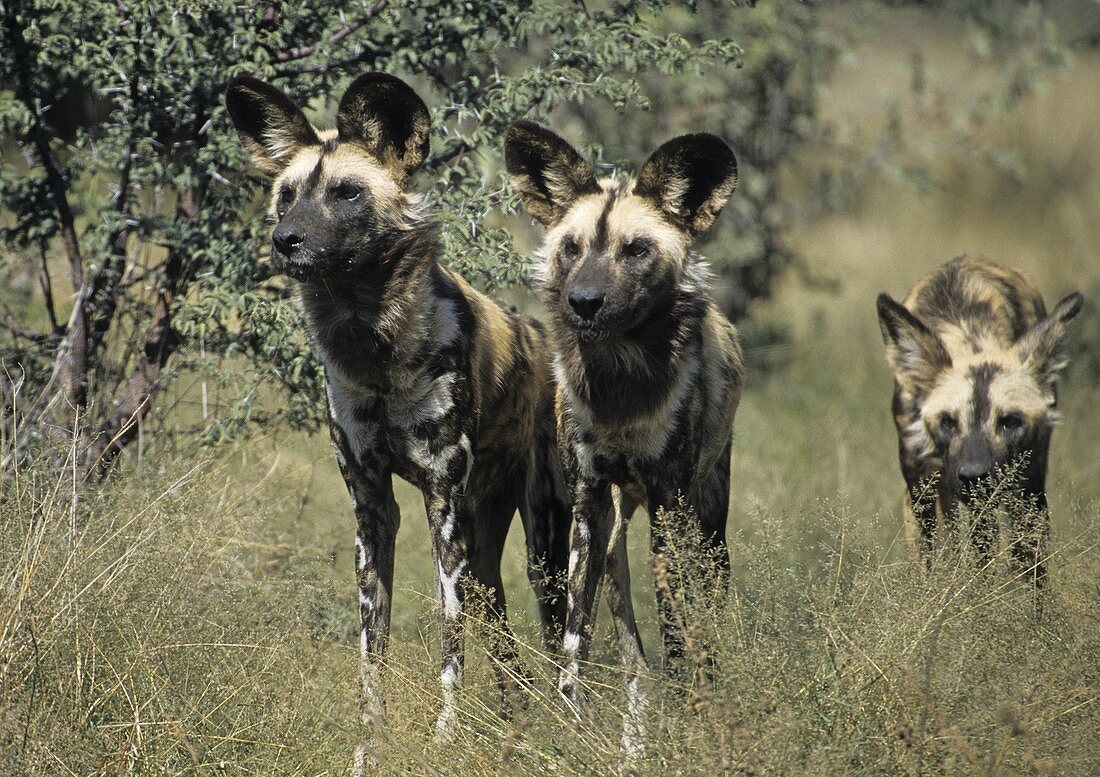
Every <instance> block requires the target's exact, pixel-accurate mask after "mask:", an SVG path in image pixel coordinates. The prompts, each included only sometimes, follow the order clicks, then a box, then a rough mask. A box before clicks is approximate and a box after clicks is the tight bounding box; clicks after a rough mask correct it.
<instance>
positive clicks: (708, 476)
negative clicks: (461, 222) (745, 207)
mask: <svg viewBox="0 0 1100 777" xmlns="http://www.w3.org/2000/svg"><path fill="white" fill-rule="evenodd" d="M505 158H506V162H507V167H508V173H509V175H510V176H511V180H512V185H513V186H514V187H515V189H516V191H517V192H518V193H519V195H520V197H521V198H522V200H523V203H524V205H525V206H526V208H527V210H528V211H529V212H530V213H531V215H532V216H534V217H535V218H536V219H538V220H539V221H540V222H542V223H543V224H544V225H545V226H546V227H547V228H548V231H547V233H546V237H545V240H544V243H543V247H542V258H543V260H544V266H543V267H542V278H541V288H542V293H543V296H544V298H545V301H546V303H547V305H548V306H549V309H550V314H551V318H552V322H553V323H552V332H553V345H554V352H555V356H554V367H555V372H556V375H557V381H558V405H557V413H558V444H559V450H560V451H561V455H562V461H563V468H564V470H565V475H566V480H567V481H568V483H569V486H570V488H571V490H572V497H573V500H574V501H573V504H574V513H573V515H574V518H575V520H576V526H575V527H574V531H573V545H572V552H571V554H570V565H569V566H570V572H569V609H568V613H567V614H566V631H565V638H564V642H563V653H564V658H565V667H564V669H563V672H562V675H561V679H560V686H561V690H562V692H563V693H564V694H565V696H566V698H567V699H569V700H570V701H571V702H573V703H574V704H578V703H579V704H583V703H584V699H583V691H582V689H581V687H580V686H579V684H578V682H577V671H578V666H579V662H580V661H583V660H584V659H585V658H586V656H587V654H588V648H589V641H590V639H591V634H590V628H591V625H592V622H593V619H594V615H595V611H596V603H597V597H598V590H599V586H600V582H601V578H602V577H603V575H604V573H605V563H606V565H607V570H606V571H607V575H608V584H609V591H608V599H609V603H610V606H611V612H612V616H613V619H614V622H615V628H616V631H617V633H618V642H619V648H620V651H621V653H622V657H623V661H624V663H625V664H626V667H627V670H628V673H629V674H630V681H629V688H630V691H631V704H634V705H640V704H641V703H642V701H641V698H640V697H639V696H638V693H640V691H639V690H638V674H639V673H640V672H641V671H642V670H643V669H644V667H645V659H644V656H643V653H642V645H641V641H640V639H639V637H638V631H637V625H636V624H635V621H634V613H633V609H632V607H631V602H630V577H629V569H628V567H627V559H626V525H625V524H626V521H627V519H629V517H630V516H631V514H632V513H633V512H634V508H635V507H636V506H637V505H638V504H640V503H647V504H648V507H649V512H650V517H651V522H650V525H651V531H652V546H653V551H654V553H656V554H661V553H663V552H664V551H665V550H666V544H667V538H666V537H665V536H664V533H663V530H662V527H661V524H660V522H658V521H657V520H656V518H657V513H658V511H659V510H662V509H664V510H677V509H678V508H679V506H680V503H679V498H680V497H682V498H683V499H684V500H685V502H686V507H687V508H688V512H689V513H690V514H691V515H693V516H695V517H696V518H697V519H698V522H699V528H700V533H701V535H702V537H703V541H704V543H705V545H706V547H707V549H708V550H710V551H711V552H713V555H714V558H713V562H714V566H715V569H716V570H717V576H718V578H720V579H718V580H715V581H714V583H715V584H716V585H717V586H718V587H719V588H722V589H723V590H724V587H725V585H726V582H727V579H728V572H729V551H728V549H727V547H726V537H725V531H726V513H727V510H728V507H729V468H730V443H731V440H732V430H733V416H734V413H735V411H736V409H737V404H738V402H739V400H740V396H741V381H742V375H743V372H744V364H743V361H742V353H741V346H740V344H739V342H738V338H737V331H736V330H735V329H734V327H733V325H732V324H731V323H730V322H729V321H727V320H726V318H725V317H724V316H723V315H722V314H721V313H720V312H719V311H718V309H717V307H715V305H714V303H713V301H712V300H711V297H710V293H709V291H708V283H707V282H708V276H707V273H706V271H705V268H704V266H703V265H702V264H701V262H700V261H699V259H698V258H697V257H696V256H694V255H693V254H692V252H691V245H692V242H693V240H694V239H695V238H696V237H697V236H698V235H699V234H701V233H702V232H703V231H705V230H706V229H707V228H708V227H709V226H710V225H711V223H712V222H713V221H714V220H715V218H716V217H717V216H718V213H719V211H720V210H721V209H722V206H723V205H725V203H726V201H727V200H728V199H729V197H730V195H731V194H732V193H733V190H734V188H735V186H736V184H737V165H736V160H735V158H734V155H733V152H732V151H731V150H730V148H729V147H728V146H727V145H726V144H725V143H724V142H722V141H721V140H719V139H718V138H716V137H714V136H712V135H686V136H684V137H680V138H676V139H675V140H671V141H669V142H668V143H666V144H665V145H663V146H661V147H660V148H659V149H658V150H657V151H656V152H655V153H654V154H653V155H652V156H651V157H650V158H649V161H647V162H646V163H645V165H644V166H643V167H642V169H641V172H640V173H639V174H638V176H637V177H636V178H630V179H628V180H625V181H614V180H610V179H603V180H598V179H597V178H596V174H595V170H594V168H593V167H592V165H591V164H589V163H588V162H587V161H585V160H584V159H583V158H582V157H581V156H580V154H578V153H577V151H576V150H574V149H573V148H572V147H571V146H570V145H569V144H568V143H566V142H565V141H564V140H562V139H561V138H560V137H558V136H557V135H555V134H554V133H552V132H550V131H549V130H546V129H544V128H542V127H539V126H538V125H536V124H531V123H529V122H517V123H515V124H513V125H512V126H511V128H510V129H509V130H508V133H507V136H506V140H505ZM612 504H614V510H612V509H611V508H612ZM669 582H670V583H671V584H672V588H671V590H667V589H665V588H664V586H659V588H658V592H659V606H660V611H661V627H662V635H663V638H664V646H665V652H666V659H668V660H669V661H670V662H673V663H675V662H678V661H679V660H680V659H681V657H682V651H683V642H682V634H681V633H680V632H679V629H678V628H677V623H676V621H677V619H678V615H677V614H676V613H674V611H673V610H674V607H673V602H672V601H670V599H674V598H676V597H677V596H679V595H680V593H681V592H680V591H679V590H677V587H678V575H677V574H676V572H675V570H674V571H673V573H672V574H670V576H669ZM628 728H629V726H628ZM630 733H631V732H630V731H629V730H628V732H627V735H628V736H627V739H626V740H624V746H627V747H633V746H634V744H632V743H631V742H630V741H628V740H629V739H630V738H631V737H629V734H630ZM634 733H637V732H634ZM634 739H635V741H637V739H638V738H637V737H634Z"/></svg>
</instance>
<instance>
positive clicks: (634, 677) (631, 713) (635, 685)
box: [606, 487, 647, 758]
mask: <svg viewBox="0 0 1100 777" xmlns="http://www.w3.org/2000/svg"><path fill="white" fill-rule="evenodd" d="M611 501H612V504H613V508H612V509H613V510H614V513H615V522H614V526H613V527H612V529H611V539H610V542H609V550H608V554H607V572H606V574H607V602H608V606H609V607H610V609H611V618H612V621H613V622H614V624H615V635H616V638H617V640H618V643H619V655H620V657H621V658H622V661H623V668H624V669H625V670H626V694H627V700H626V703H627V708H626V712H625V713H624V714H623V736H622V742H621V747H622V750H623V752H624V753H625V754H626V755H627V757H628V758H640V757H641V756H642V755H644V753H645V731H646V729H645V722H646V721H645V718H646V714H647V711H646V707H647V698H646V692H645V689H644V688H643V687H642V683H643V681H644V675H645V672H646V669H647V667H646V661H645V653H644V651H643V650H642V638H641V635H640V634H639V633H638V623H637V621H636V620H635V618H634V603H633V601H631V596H630V563H629V559H628V558H627V552H626V531H627V522H628V521H629V520H630V516H631V515H633V514H634V510H635V508H637V506H638V503H637V501H636V500H635V499H633V498H632V497H631V496H630V495H629V494H627V493H626V492H625V491H623V489H621V488H618V487H615V488H612V491H611Z"/></svg>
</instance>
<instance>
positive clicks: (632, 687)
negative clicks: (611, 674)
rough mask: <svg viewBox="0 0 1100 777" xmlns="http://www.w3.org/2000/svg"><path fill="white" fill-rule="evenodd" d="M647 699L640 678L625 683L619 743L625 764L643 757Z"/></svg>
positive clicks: (628, 764)
mask: <svg viewBox="0 0 1100 777" xmlns="http://www.w3.org/2000/svg"><path fill="white" fill-rule="evenodd" d="M647 707H648V699H647V698H646V694H645V691H643V690H642V688H641V679H640V678H638V677H633V678H631V680H630V682H629V683H628V684H627V709H626V712H624V713H623V737H622V740H621V741H620V743H619V749H620V750H622V753H623V760H624V761H625V763H626V765H627V766H631V765H633V764H636V763H637V762H638V761H640V760H641V759H642V758H644V757H645V734H646V731H645V723H646V714H647Z"/></svg>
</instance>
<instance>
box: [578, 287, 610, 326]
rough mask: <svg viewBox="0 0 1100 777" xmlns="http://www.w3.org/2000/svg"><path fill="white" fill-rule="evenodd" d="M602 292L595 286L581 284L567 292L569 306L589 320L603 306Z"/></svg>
mask: <svg viewBox="0 0 1100 777" xmlns="http://www.w3.org/2000/svg"><path fill="white" fill-rule="evenodd" d="M603 301H604V293H603V292H602V291H600V290H599V289H597V288H596V287H595V286H581V287H580V288H578V289H573V291H571V292H569V307H571V308H573V310H575V311H576V312H577V315H578V316H580V317H581V318H583V319H585V320H587V321H591V320H592V318H593V317H594V316H595V315H596V314H597V313H598V312H599V311H600V308H602V307H603Z"/></svg>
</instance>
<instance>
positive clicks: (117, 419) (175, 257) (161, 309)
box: [84, 184, 204, 480]
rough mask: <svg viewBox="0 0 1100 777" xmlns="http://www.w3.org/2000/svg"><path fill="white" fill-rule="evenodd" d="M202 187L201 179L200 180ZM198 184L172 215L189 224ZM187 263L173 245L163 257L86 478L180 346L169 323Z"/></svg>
mask: <svg viewBox="0 0 1100 777" xmlns="http://www.w3.org/2000/svg"><path fill="white" fill-rule="evenodd" d="M200 187H202V188H204V185H202V184H200ZM202 188H188V189H184V190H183V191H181V192H180V195H179V200H178V202H177V204H176V217H177V218H178V219H179V220H181V221H184V222H187V223H190V224H193V223H195V221H197V220H198V218H199V215H200V213H201V206H202V198H203V193H204V192H203V190H202ZM189 271H190V263H189V262H188V261H187V257H186V256H185V255H184V254H183V252H182V251H181V250H180V249H178V248H175V247H173V248H172V249H170V250H169V252H168V258H167V260H166V261H165V269H164V275H165V277H164V285H163V286H162V287H161V289H160V291H159V292H158V293H157V300H156V303H155V304H154V306H153V316H152V322H151V323H150V325H149V330H148V332H147V333H146V336H145V345H144V348H143V349H142V353H141V354H140V355H139V356H138V360H137V365H136V366H135V368H134V371H133V374H132V375H131V376H130V383H129V386H128V387H127V390H126V396H125V397H124V398H123V400H122V402H121V403H120V404H119V406H118V407H117V408H116V410H115V412H114V414H113V415H112V416H111V417H110V418H109V419H107V421H106V422H105V423H104V424H103V426H102V427H100V429H99V432H98V434H97V435H96V437H95V440H94V441H93V442H92V445H91V447H90V448H89V450H88V454H87V458H86V466H85V470H84V471H85V480H99V479H102V478H103V477H104V476H105V475H106V474H107V473H108V472H109V471H110V468H111V465H112V464H113V463H114V461H115V459H117V458H118V456H119V454H120V453H122V451H123V450H124V449H125V448H126V446H127V445H129V444H130V443H131V442H132V441H133V440H134V438H136V437H137V434H138V431H139V429H140V428H141V424H142V422H143V421H144V420H145V418H146V416H148V415H149V411H150V410H152V408H153V402H154V400H155V399H156V396H157V392H158V390H159V389H160V376H161V372H162V371H163V369H164V366H165V365H166V364H167V363H168V359H169V357H170V356H171V355H172V354H173V353H174V352H175V351H176V350H177V349H178V347H179V344H180V343H179V338H178V336H177V335H176V332H175V330H173V329H172V304H173V303H174V302H175V300H176V298H177V297H180V296H182V295H184V294H185V293H186V291H187V284H188V281H189V280H190V272H189Z"/></svg>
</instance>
